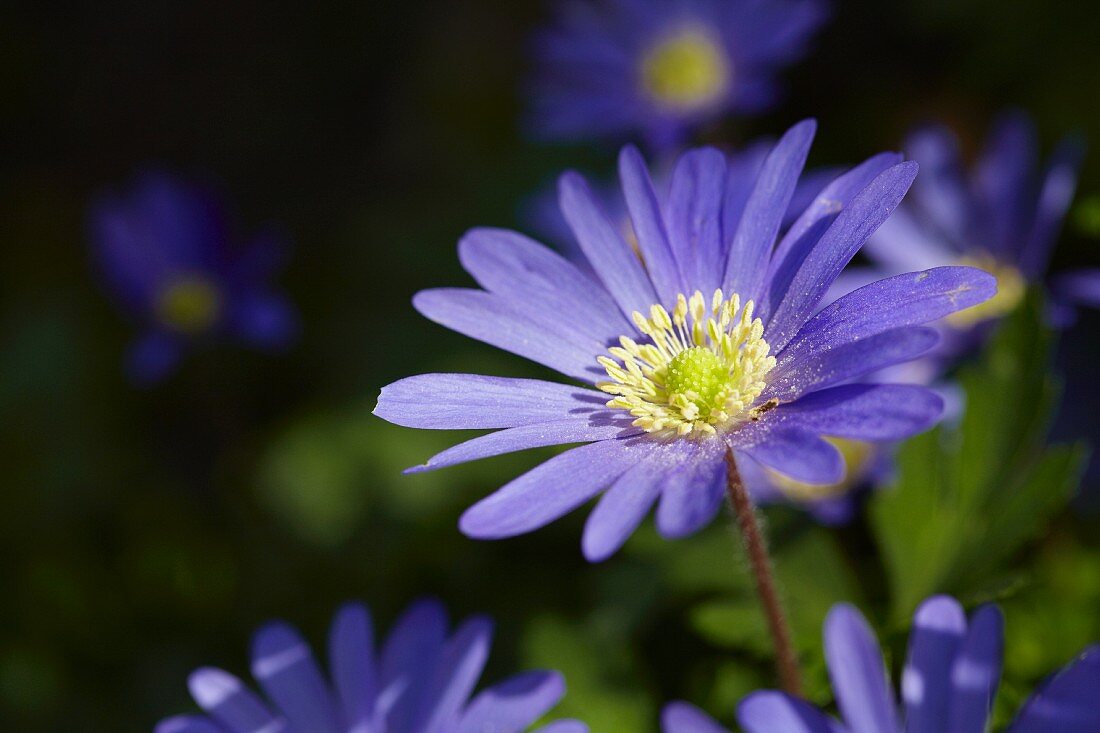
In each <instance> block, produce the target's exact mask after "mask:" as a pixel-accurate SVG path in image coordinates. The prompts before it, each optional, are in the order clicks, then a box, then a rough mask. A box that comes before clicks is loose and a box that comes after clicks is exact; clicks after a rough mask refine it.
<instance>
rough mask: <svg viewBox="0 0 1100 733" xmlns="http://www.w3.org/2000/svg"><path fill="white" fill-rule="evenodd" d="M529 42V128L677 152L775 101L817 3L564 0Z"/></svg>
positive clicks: (817, 14)
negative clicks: (699, 133)
mask: <svg viewBox="0 0 1100 733" xmlns="http://www.w3.org/2000/svg"><path fill="white" fill-rule="evenodd" d="M558 10H559V12H558V16H557V19H556V23H555V24H554V25H553V26H551V27H549V28H547V29H545V30H543V31H542V32H541V33H539V34H538V35H537V36H536V37H535V39H534V49H533V51H534V56H535V61H536V65H537V66H536V75H535V78H534V83H533V84H532V85H531V88H530V90H529V96H530V98H531V107H532V109H531V120H530V126H531V128H532V130H533V132H534V133H535V134H536V135H538V136H540V137H543V138H548V139H557V140H584V139H589V138H593V137H610V138H617V139H620V140H621V139H625V138H627V137H628V136H631V135H634V134H637V135H640V136H642V137H643V138H644V139H645V140H646V141H647V142H648V143H650V144H651V145H652V146H654V147H655V148H658V149H666V148H670V147H674V146H676V145H677V144H680V143H682V142H683V141H684V140H685V139H687V138H688V136H689V135H690V133H692V132H693V131H694V130H697V129H698V128H699V127H701V126H702V125H704V124H707V123H709V122H712V121H714V120H716V119H718V118H719V117H721V116H722V115H724V114H726V113H731V112H732V113H738V114H751V113H754V112H758V111H760V110H763V109H765V108H767V107H768V106H770V105H771V104H772V103H773V102H774V101H775V99H776V97H777V88H776V84H775V81H774V76H775V74H776V72H777V71H778V70H779V69H780V68H782V67H784V66H787V65H789V64H791V63H793V62H794V61H796V60H798V59H799V58H800V57H801V56H802V55H803V54H804V52H805V50H806V46H807V43H808V41H809V39H810V37H811V36H812V35H813V34H814V33H815V32H816V31H817V29H818V28H819V27H820V26H821V25H822V23H823V21H824V20H825V17H826V15H827V12H826V11H827V5H826V4H825V2H824V1H823V0H673V1H670V0H596V1H592V2H589V1H581V2H576V1H575V2H567V3H560V6H559V9H558Z"/></svg>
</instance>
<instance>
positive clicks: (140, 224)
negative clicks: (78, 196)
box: [89, 173, 297, 384]
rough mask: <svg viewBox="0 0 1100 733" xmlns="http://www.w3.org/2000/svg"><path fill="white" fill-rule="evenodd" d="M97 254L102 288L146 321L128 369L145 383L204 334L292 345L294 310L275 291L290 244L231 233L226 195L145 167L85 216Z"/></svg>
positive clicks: (267, 347)
mask: <svg viewBox="0 0 1100 733" xmlns="http://www.w3.org/2000/svg"><path fill="white" fill-rule="evenodd" d="M89 225H90V229H91V244H92V254H93V259H94V261H95V264H96V267H97V269H98V271H99V273H100V275H101V278H102V280H103V282H104V283H105V285H106V288H107V289H108V290H109V292H110V294H111V295H112V296H113V297H114V299H115V300H116V301H118V303H119V305H120V306H121V307H122V308H123V309H124V310H125V311H126V313H127V314H129V315H130V316H131V317H132V318H133V319H134V320H135V321H136V322H137V323H138V324H139V328H140V329H141V335H140V336H139V337H138V339H137V341H136V342H135V343H134V344H133V346H132V347H131V348H130V351H129V354H128V355H127V357H126V368H127V372H128V373H129V374H130V376H131V378H132V379H134V380H135V381H136V382H138V383H140V384H150V383H152V382H155V381H158V380H160V379H161V378H163V377H165V376H166V375H167V374H168V373H169V372H171V371H172V369H173V368H174V367H175V366H176V364H177V363H178V362H179V360H180V359H181V357H182V356H183V354H184V353H185V351H186V350H187V349H188V348H189V347H192V346H195V345H197V344H200V343H205V342H211V341H215V340H236V341H240V342H242V343H245V344H247V345H249V346H253V347H255V348H259V349H265V350H271V349H278V348H281V347H284V346H286V345H287V344H288V343H289V341H290V340H291V339H292V338H293V336H294V335H295V332H296V329H297V319H296V316H295V314H294V311H293V309H292V308H291V306H290V304H289V303H288V302H287V301H286V300H285V299H284V298H283V297H282V296H281V295H279V294H277V293H276V292H274V290H273V287H272V285H271V280H272V278H273V276H274V275H275V274H276V273H277V272H278V270H279V269H280V268H281V266H282V261H283V253H284V247H283V246H282V243H281V241H280V240H279V239H278V238H277V237H275V236H273V235H272V234H271V233H266V234H262V235H260V236H258V237H256V238H255V239H253V240H252V241H251V242H250V243H249V244H247V245H246V246H241V247H237V246H235V243H234V242H232V241H231V233H230V228H229V226H228V224H227V222H226V218H225V215H224V213H223V210H222V205H221V202H220V201H219V200H218V198H217V197H215V196H213V195H212V194H211V193H210V192H208V191H206V190H204V189H202V188H200V187H197V186H192V185H190V184H188V183H185V182H183V181H181V180H179V179H177V178H175V177H173V176H171V175H168V174H166V173H149V174H146V175H143V176H141V177H140V178H138V180H137V181H136V182H135V184H134V186H133V187H132V188H131V189H130V190H129V191H127V192H126V193H125V194H121V195H120V194H109V195H105V196H103V197H101V198H100V199H99V200H98V201H96V202H95V204H94V205H93V206H92V208H91V211H90V216H89Z"/></svg>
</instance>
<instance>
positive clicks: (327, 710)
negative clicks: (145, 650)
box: [156, 600, 588, 733]
mask: <svg viewBox="0 0 1100 733" xmlns="http://www.w3.org/2000/svg"><path fill="white" fill-rule="evenodd" d="M447 626H448V622H447V613H446V611H445V610H444V608H443V606H442V605H441V604H440V603H439V602H437V601H434V600H425V601H421V602H419V603H416V604H414V605H413V606H412V607H411V608H409V610H408V611H406V612H405V614H404V615H403V616H402V617H401V618H400V619H399V620H398V621H397V624H396V625H395V627H394V629H393V631H391V632H390V635H389V637H388V638H387V639H386V640H385V641H384V642H382V643H381V645H380V646H378V647H376V644H375V638H374V628H373V625H372V623H371V617H370V612H369V611H368V610H367V608H366V606H364V605H362V604H359V603H349V604H347V605H345V606H344V607H343V608H341V609H340V610H339V611H338V612H337V614H336V617H335V618H334V619H333V622H332V628H331V631H330V632H329V649H328V656H329V665H330V667H331V683H330V682H329V681H326V680H325V678H324V676H323V675H322V673H321V670H320V668H319V666H318V663H317V660H316V659H315V658H314V656H313V652H312V651H311V650H310V647H309V645H308V644H307V643H306V641H305V640H304V639H303V638H302V637H301V635H300V634H299V633H298V631H297V630H296V629H295V628H294V627H292V626H290V625H288V624H285V623H282V622H273V623H269V624H267V625H266V626H264V627H262V628H261V629H260V630H259V631H258V632H257V633H256V637H255V639H254V641H253V645H252V676H253V677H255V678H256V681H257V682H258V683H259V685H260V688H261V689H262V690H263V692H264V694H265V695H266V696H267V698H268V699H267V700H264V699H262V698H261V697H260V696H258V695H256V694H254V693H253V692H251V691H250V690H249V689H248V687H247V686H246V685H245V684H244V683H243V682H242V681H241V680H239V679H238V678H236V677H234V676H233V675H231V674H229V673H228V672H223V671H222V670H220V669H213V668H209V667H206V668H202V669H198V670H196V671H195V672H194V673H192V675H191V677H190V678H189V680H188V685H189V687H190V689H191V696H192V697H194V698H195V702H196V703H198V705H199V707H201V708H202V709H203V710H204V711H205V713H206V714H205V715H181V716H176V717H173V718H168V719H166V720H163V721H161V722H160V724H158V725H157V727H156V733H521V731H525V730H527V729H528V727H529V726H530V725H532V724H533V723H534V722H535V721H536V720H538V719H539V718H541V717H542V716H543V715H545V714H546V713H547V712H548V711H549V710H550V709H551V708H552V707H554V705H556V704H557V702H558V700H560V699H561V697H562V695H564V694H565V682H564V680H563V679H562V676H561V675H560V674H558V673H557V672H527V673H524V674H520V675H517V676H515V677H512V678H511V679H509V680H507V681H505V682H501V683H499V684H497V685H495V686H493V687H490V688H488V689H486V690H483V691H482V692H479V693H478V694H476V695H474V696H473V698H472V699H471V695H472V694H473V692H474V688H475V687H476V686H477V682H478V678H479V677H480V676H481V672H482V670H483V668H484V667H485V662H486V660H487V658H488V656H489V647H490V645H491V643H492V636H493V624H492V621H490V620H489V619H487V618H484V617H480V616H477V617H473V618H470V619H468V620H466V621H465V622H463V623H462V624H461V625H460V626H459V627H458V628H457V629H456V630H455V631H454V632H453V633H451V634H448V630H447ZM538 731H539V733H587V731H588V726H586V725H584V724H583V723H580V722H577V721H575V720H561V721H557V722H555V723H550V724H549V725H546V726H543V727H541V728H539V729H538Z"/></svg>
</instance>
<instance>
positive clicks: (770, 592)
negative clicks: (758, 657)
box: [726, 450, 802, 696]
mask: <svg viewBox="0 0 1100 733" xmlns="http://www.w3.org/2000/svg"><path fill="white" fill-rule="evenodd" d="M726 464H727V465H728V466H729V472H728V473H729V478H728V482H727V489H728V493H729V497H730V503H731V504H732V505H733V513H734V516H735V517H736V518H737V526H738V528H739V529H740V530H741V540H742V541H743V542H744V543H745V554H746V555H747V556H748V559H749V567H750V568H752V574H753V578H754V579H755V580H756V592H757V595H759V596H760V605H761V606H762V607H763V609H764V617H765V618H766V619H767V621H768V630H769V631H770V632H771V635H772V643H773V644H774V645H775V666H776V671H777V672H778V673H779V683H780V685H781V686H782V688H783V689H784V690H785V691H786V692H788V693H790V694H792V695H799V696H801V695H802V676H801V674H800V673H799V671H798V655H797V654H795V650H794V644H793V643H792V641H791V628H790V624H788V623H787V616H786V614H784V612H783V604H782V603H780V601H779V593H778V592H777V591H776V588H775V576H774V575H773V573H772V563H771V558H770V557H768V545H767V542H766V541H765V540H764V531H763V529H762V528H761V526H760V522H759V520H758V519H757V516H756V507H754V506H753V503H752V499H751V498H749V492H748V491H747V490H746V489H745V484H744V482H743V481H742V480H741V473H740V471H738V470H737V461H736V459H735V458H734V457H733V451H732V450H729V451H727V453H726Z"/></svg>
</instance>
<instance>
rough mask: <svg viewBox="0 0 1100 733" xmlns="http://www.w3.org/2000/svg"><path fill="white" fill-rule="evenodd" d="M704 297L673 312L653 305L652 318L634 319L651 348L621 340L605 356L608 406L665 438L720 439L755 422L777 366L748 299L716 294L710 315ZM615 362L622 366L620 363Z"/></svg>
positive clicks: (603, 385) (680, 302) (681, 299)
mask: <svg viewBox="0 0 1100 733" xmlns="http://www.w3.org/2000/svg"><path fill="white" fill-rule="evenodd" d="M707 306H708V304H707V302H706V300H705V299H704V298H703V294H702V293H701V292H699V291H696V292H695V294H694V295H692V296H691V298H690V300H689V299H688V298H687V297H685V296H684V295H679V296H677V298H676V307H675V309H674V310H673V312H672V313H671V314H670V313H669V312H668V311H667V310H665V308H664V307H663V306H660V305H654V306H651V307H650V311H649V318H646V317H645V316H644V315H642V314H641V313H638V312H635V313H634V323H635V325H637V327H638V330H639V331H641V332H642V333H643V334H645V335H646V336H648V337H649V338H650V341H651V343H648V344H639V343H637V342H636V341H634V340H633V339H631V338H629V337H627V336H623V337H621V338H620V339H619V344H620V345H619V346H615V347H612V348H611V349H609V351H610V353H611V356H613V357H615V358H614V359H612V358H610V357H607V356H601V357H599V362H600V365H601V366H603V368H604V369H605V370H607V376H608V377H609V378H610V381H607V382H600V383H599V384H597V385H596V386H597V387H599V388H600V389H601V390H603V391H604V392H607V393H608V394H611V395H615V397H614V399H612V400H610V401H608V403H607V406H608V407H614V408H619V409H623V410H627V411H628V412H630V414H631V415H633V416H634V417H635V420H634V425H635V426H637V427H640V428H642V429H644V430H646V431H647V432H650V433H662V434H665V435H669V436H672V435H689V434H695V435H699V436H702V435H714V434H716V433H717V432H719V431H720V430H724V429H726V428H728V427H730V426H731V425H734V424H736V423H738V422H742V421H744V420H750V419H753V418H754V417H755V412H756V411H757V410H762V409H763V408H755V410H754V409H753V403H754V402H755V401H756V398H757V397H759V396H760V393H761V392H763V390H764V387H765V385H766V383H765V381H764V377H765V376H766V375H767V373H768V372H769V371H771V369H772V367H774V366H775V357H773V356H770V355H769V353H768V352H769V351H770V350H771V347H770V346H768V342H767V341H765V340H764V338H763V335H764V324H763V323H762V322H761V321H760V319H759V318H756V319H754V318H753V317H752V311H753V303H752V301H751V300H750V301H749V302H747V303H746V304H745V307H744V308H743V309H742V308H741V299H740V298H739V297H738V296H737V295H736V294H734V295H733V296H731V297H730V298H729V299H728V300H727V299H726V298H725V296H724V295H723V294H722V291H721V290H716V291H715V292H714V296H713V297H712V298H711V301H710V304H709V306H710V307H709V309H708V307H707ZM616 359H617V360H618V361H616Z"/></svg>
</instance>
